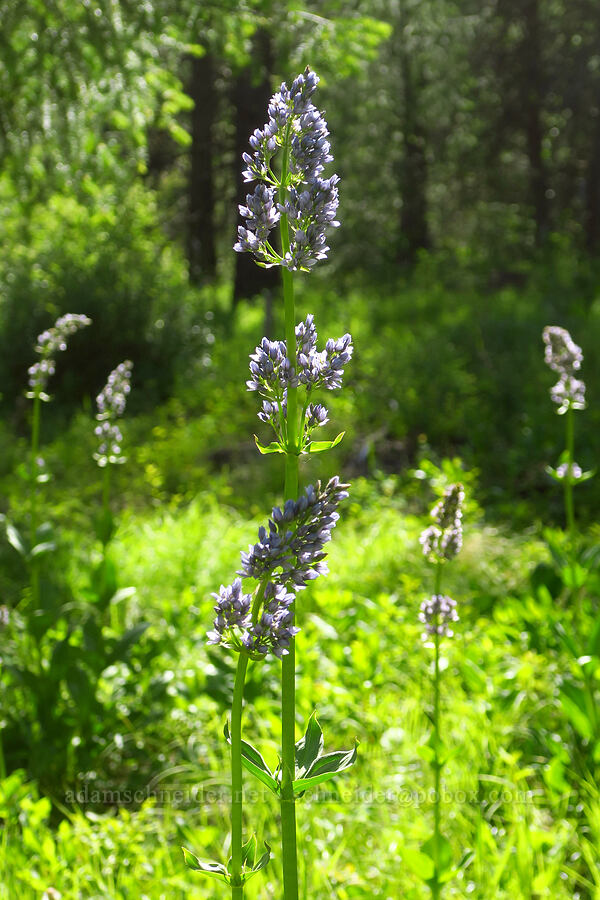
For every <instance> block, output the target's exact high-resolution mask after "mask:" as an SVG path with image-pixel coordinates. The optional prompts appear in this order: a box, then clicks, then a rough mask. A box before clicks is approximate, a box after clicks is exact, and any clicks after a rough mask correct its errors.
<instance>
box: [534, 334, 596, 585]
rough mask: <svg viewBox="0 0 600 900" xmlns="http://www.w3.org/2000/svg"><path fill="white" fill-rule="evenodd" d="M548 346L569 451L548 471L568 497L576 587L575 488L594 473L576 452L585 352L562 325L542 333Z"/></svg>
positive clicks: (546, 353) (553, 390) (546, 356)
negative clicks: (581, 463) (578, 459)
mask: <svg viewBox="0 0 600 900" xmlns="http://www.w3.org/2000/svg"><path fill="white" fill-rule="evenodd" d="M542 338H543V341H544V345H545V350H544V359H545V362H546V363H547V365H548V366H550V368H551V369H552V371H553V372H556V373H557V375H558V376H559V377H558V381H557V382H556V384H555V385H553V386H552V387H551V388H550V397H551V399H552V402H553V403H555V404H556V405H557V407H558V409H557V413H558V415H559V416H564V417H565V445H566V446H565V450H564V452H563V453H562V454H561V457H560V459H559V464H558V466H557V467H556V468H555V469H554V468H552V467H551V466H549V467H548V468H547V470H546V471H547V472H548V474H549V475H551V476H552V478H554V480H555V481H559V482H562V484H563V487H564V494H565V518H566V522H567V531H568V534H569V544H570V554H571V571H572V573H573V579H572V580H573V584H572V585H571V587H572V588H574V587H575V583H574V582H575V576H574V569H575V512H574V504H573V487H574V486H575V485H577V484H581V483H582V482H583V481H587V480H588V479H589V478H591V477H592V476H593V474H594V473H593V472H583V471H582V470H581V466H579V465H577V463H576V462H575V459H574V452H575V420H574V411H575V410H580V409H585V407H586V402H585V382H583V381H582V380H581V379H580V378H579V377H578V376H579V374H580V369H581V364H582V362H583V353H582V351H581V347H579V346H578V345H577V344H576V343H575V341H574V340H573V338H572V337H571V335H570V334H569V332H568V331H567V330H566V329H565V328H560V327H559V326H558V325H547V326H546V328H544V330H543V332H542Z"/></svg>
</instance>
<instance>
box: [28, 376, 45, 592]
mask: <svg viewBox="0 0 600 900" xmlns="http://www.w3.org/2000/svg"><path fill="white" fill-rule="evenodd" d="M41 413H42V401H41V398H40V393H39V388H36V389H35V397H34V398H33V416H32V422H31V460H30V473H29V474H30V503H31V520H30V523H29V525H30V532H29V549H30V551H31V550H33V548H34V547H35V545H36V543H37V528H38V511H37V500H38V496H37V495H38V480H37V475H38V473H37V458H38V452H39V447H40V420H41ZM30 575H31V599H32V603H33V608H34V609H37V607H38V605H39V604H38V600H39V594H40V576H39V570H38V564H37V557H35V556H33V557H31V570H30Z"/></svg>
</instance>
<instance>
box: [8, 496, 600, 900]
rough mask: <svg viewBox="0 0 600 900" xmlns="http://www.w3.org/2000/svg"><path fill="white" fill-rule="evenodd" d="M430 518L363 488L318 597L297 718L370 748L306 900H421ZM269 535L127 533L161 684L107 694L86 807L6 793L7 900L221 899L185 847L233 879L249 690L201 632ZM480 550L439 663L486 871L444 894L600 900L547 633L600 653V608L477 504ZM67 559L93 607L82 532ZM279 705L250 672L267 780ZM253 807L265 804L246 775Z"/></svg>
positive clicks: (459, 788) (129, 524) (134, 608)
mask: <svg viewBox="0 0 600 900" xmlns="http://www.w3.org/2000/svg"><path fill="white" fill-rule="evenodd" d="M423 493H425V494H427V491H426V490H425V489H424V488H423ZM429 499H430V496H426V497H425V498H424V502H428V501H429ZM415 512H420V510H419V509H415V508H412V507H408V506H407V503H406V501H405V500H404V499H402V495H401V493H400V491H399V490H398V483H397V482H396V481H395V480H394V479H387V480H385V481H383V482H381V484H380V485H379V487H377V488H375V487H374V486H373V484H372V483H369V482H367V481H365V480H361V479H359V480H357V481H356V482H355V484H354V485H353V491H352V495H351V500H350V501H348V506H347V509H346V510H345V515H344V516H343V519H342V521H341V522H340V524H339V526H338V529H337V532H336V535H335V540H334V541H333V543H332V545H331V552H330V564H331V575H330V576H329V577H328V578H327V579H322V580H319V581H317V582H316V583H315V584H314V585H313V586H311V587H310V588H309V590H307V591H305V592H304V593H303V594H302V597H301V605H300V622H301V625H302V632H301V634H300V635H299V637H298V640H299V642H301V643H302V647H301V653H299V658H300V659H301V660H302V668H301V669H300V671H299V678H298V707H299V717H300V718H301V720H302V721H306V719H307V718H308V716H309V715H310V713H311V712H312V710H313V709H315V708H316V709H317V710H318V713H319V719H320V722H321V725H322V727H323V731H324V732H325V740H326V741H327V735H328V732H329V733H331V734H335V735H336V736H337V740H339V741H340V746H344V747H345V746H349V745H351V742H352V740H353V739H354V738H357V739H358V740H359V741H360V748H359V759H358V763H357V764H356V766H355V767H354V768H353V769H352V770H351V773H350V774H346V775H344V776H343V777H342V778H340V779H337V780H336V781H335V782H334V783H333V784H334V787H333V788H331V789H330V790H328V791H321V792H319V791H318V790H316V789H315V790H314V791H312V792H309V793H308V794H307V796H306V797H305V799H304V801H303V803H304V809H303V812H302V823H303V824H302V830H301V833H300V841H301V844H300V847H301V860H302V863H301V864H302V871H301V887H302V890H303V896H304V897H306V898H316V900H328V898H337V900H346V898H348V900H350V898H367V897H373V896H376V897H379V898H386V900H387V898H390V900H392V898H393V900H396V898H398V897H399V896H402V897H404V898H408V900H413V898H414V900H418V898H421V897H424V896H425V894H426V890H425V889H424V888H423V887H422V886H421V882H420V881H419V879H418V878H417V877H416V876H415V875H414V874H413V873H412V870H411V865H410V860H411V852H414V850H416V849H418V847H419V845H420V843H421V842H422V840H423V839H425V838H426V837H427V835H428V833H429V832H430V830H431V822H430V817H431V815H432V812H431V809H432V805H431V797H430V793H429V792H430V789H431V785H430V784H429V783H428V777H429V776H428V774H427V772H428V768H427V765H426V764H425V762H424V761H423V759H422V757H421V755H420V754H422V753H423V745H424V741H425V739H426V736H427V732H428V725H429V723H428V719H427V715H426V713H427V710H428V709H429V707H430V696H429V693H430V681H429V677H428V666H429V665H430V662H431V658H430V654H428V653H427V651H426V649H425V648H424V647H423V645H422V641H421V638H420V631H421V628H420V626H419V625H418V623H417V610H418V605H419V602H420V600H421V599H422V597H423V595H424V594H425V593H426V592H427V590H428V587H429V585H428V581H427V578H428V573H427V571H426V564H425V563H424V562H423V560H422V557H421V554H420V550H419V547H418V535H419V532H420V530H421V528H422V526H423V519H422V517H421V516H420V515H416V514H415ZM259 521H260V520H258V519H256V520H253V521H249V520H248V517H247V516H245V515H244V514H243V513H241V512H239V511H237V510H236V509H234V508H233V507H232V506H227V505H225V504H223V503H222V502H218V501H217V500H215V498H214V496H213V495H212V494H209V493H202V494H200V495H198V496H197V497H196V498H195V499H194V500H193V501H192V502H190V503H188V504H187V505H185V506H183V507H182V506H174V507H173V509H172V511H164V510H157V511H155V512H150V513H147V512H146V513H144V514H139V513H134V512H129V513H126V514H125V515H124V516H123V518H122V522H121V526H120V529H119V531H118V534H117V536H116V538H115V540H114V541H113V544H112V548H111V554H112V556H113V559H114V562H115V565H116V568H117V570H118V572H119V581H120V585H121V586H127V585H135V587H136V592H135V594H134V595H133V596H131V597H128V598H126V599H125V600H123V601H122V602H121V606H122V609H121V610H120V611H119V615H120V616H121V617H122V624H123V625H124V626H126V625H127V624H131V623H133V622H135V621H139V619H140V618H143V619H144V620H145V621H146V622H148V623H149V628H148V631H147V632H146V634H145V635H144V637H143V638H142V641H145V642H148V645H149V646H151V647H152V649H153V656H152V660H151V664H148V665H147V667H146V668H145V669H144V668H143V667H142V666H141V665H139V664H138V669H137V670H136V671H134V673H133V675H134V678H133V684H134V687H133V688H132V683H131V680H129V681H126V680H125V678H124V674H123V671H121V670H120V669H119V667H118V666H114V667H112V669H111V670H107V671H105V672H103V673H102V676H101V679H100V683H99V685H98V690H99V691H100V692H102V691H104V692H106V693H111V692H112V694H113V695H114V696H116V697H117V698H118V701H117V702H118V703H119V704H120V706H119V711H120V712H119V714H120V716H121V723H122V727H121V728H120V731H119V733H118V734H116V735H114V736H113V741H112V744H111V746H110V747H109V748H106V749H105V750H104V751H103V754H102V755H101V756H99V758H98V760H97V766H95V767H94V768H91V769H90V771H88V772H83V773H80V776H79V777H78V778H76V779H75V780H74V782H73V784H72V785H70V786H69V788H70V790H71V793H70V794H69V791H66V792H65V796H62V795H61V796H56V795H55V796H53V797H52V800H53V801H54V809H55V811H54V813H52V811H51V803H50V800H49V799H48V798H46V797H43V796H42V797H40V796H39V794H38V792H37V789H36V786H35V784H34V783H32V782H31V781H27V779H26V777H25V776H24V775H19V774H18V773H16V772H14V773H13V774H12V775H11V776H9V777H8V778H6V779H4V780H3V781H2V783H1V786H0V819H2V820H3V822H4V827H3V831H2V836H1V837H0V898H2V900H14V898H16V897H19V898H21V897H22V898H25V900H29V898H40V897H42V896H44V897H45V898H47V900H56V898H57V897H62V898H75V897H81V898H100V897H102V898H107V897H110V898H115V900H120V898H128V900H138V898H139V900H143V898H148V900H162V898H164V900H167V898H169V900H173V898H179V897H181V898H183V897H186V898H202V900H213V898H214V900H217V898H218V897H221V896H222V895H223V893H222V890H221V889H220V888H219V887H218V886H215V887H213V886H212V885H211V883H210V881H207V880H200V878H198V879H195V878H194V874H193V873H191V872H189V871H188V870H186V869H185V868H184V866H183V860H182V857H181V851H180V849H179V847H180V845H181V844H187V845H188V846H191V847H193V848H194V850H195V852H197V853H198V854H199V855H202V856H206V857H210V858H217V859H218V858H222V856H223V854H224V853H226V852H227V848H225V850H224V848H223V847H222V844H221V841H222V837H221V836H222V835H223V833H224V832H227V830H228V829H227V827H226V825H227V817H228V800H227V792H228V783H229V776H228V752H227V745H226V744H225V741H224V740H223V737H222V729H223V724H224V720H225V716H226V711H227V709H228V707H229V704H230V699H231V691H232V687H233V670H232V669H231V668H230V667H229V662H228V660H227V659H225V660H224V659H223V658H222V655H221V654H218V653H214V652H212V651H211V650H210V648H208V647H207V646H206V644H205V632H206V629H207V627H209V625H210V623H211V614H212V602H211V599H210V592H211V591H212V590H215V589H216V588H217V587H218V585H219V583H220V581H221V580H225V579H226V578H228V577H229V574H230V573H231V571H232V569H235V568H236V567H237V565H238V559H239V557H238V554H239V550H240V549H241V548H245V547H246V545H247V544H248V543H250V542H251V541H253V540H254V536H255V532H256V526H257V525H258V523H259ZM465 534H466V540H465V547H464V552H463V554H462V555H461V557H460V560H459V561H458V563H457V564H456V565H455V566H454V567H452V571H449V573H448V584H447V585H446V588H447V590H448V592H449V593H450V594H451V595H452V596H454V597H456V599H457V600H458V602H459V613H460V617H461V621H460V623H459V625H458V628H457V634H456V637H455V638H454V639H453V640H452V641H448V642H447V644H446V646H445V654H444V656H445V660H444V665H445V666H446V671H445V672H444V679H443V695H442V703H443V707H444V723H445V728H446V734H445V735H444V740H445V742H446V743H447V744H448V745H449V746H450V747H451V748H452V757H451V759H450V761H449V762H448V765H447V767H446V769H445V784H444V803H443V817H444V823H445V824H444V827H445V831H446V833H447V835H448V837H449V839H450V841H451V843H452V846H453V850H454V855H455V857H456V858H459V857H460V856H461V854H462V853H464V852H466V851H472V853H473V859H472V862H471V863H470V865H469V866H467V868H466V869H465V870H464V873H463V874H462V876H461V877H460V878H459V879H457V880H455V882H453V883H452V884H451V885H449V886H448V888H447V892H448V896H454V897H475V898H480V900H492V898H494V900H498V898H499V900H503V898H506V900H509V898H510V900H513V898H534V897H535V898H542V897H548V898H555V900H562V898H565V900H566V898H574V897H581V898H586V900H597V898H599V897H600V878H599V877H598V875H597V872H598V864H599V862H600V849H599V848H600V794H599V792H598V790H597V787H596V786H595V785H594V781H593V778H592V777H591V774H590V772H589V771H586V768H585V766H582V765H579V764H578V762H577V759H578V758H579V757H578V756H577V754H578V753H579V755H580V756H581V751H582V747H583V749H584V750H585V746H586V742H585V741H584V742H583V745H582V743H581V741H580V740H578V735H577V729H576V728H575V727H574V726H573V722H572V721H571V719H569V717H568V716H566V715H565V709H564V706H563V705H561V700H560V696H559V687H560V684H561V682H562V680H563V679H564V678H565V677H567V676H568V675H569V673H570V672H572V669H573V662H572V660H570V658H569V656H568V654H566V653H565V651H564V648H563V647H562V645H561V644H560V642H559V641H558V640H557V639H556V636H555V632H554V630H553V629H554V626H555V625H556V624H557V623H562V624H564V625H565V627H567V628H568V629H569V630H570V631H571V633H573V634H582V635H583V634H585V633H586V630H590V629H591V626H592V621H593V616H594V610H593V605H592V601H591V600H590V599H589V598H588V599H587V600H586V601H585V603H584V604H583V605H582V606H581V608H580V609H579V611H578V613H577V617H576V616H575V613H574V610H573V609H569V608H568V606H566V605H563V598H562V596H561V595H560V594H559V593H556V592H555V594H554V595H553V594H552V593H551V592H550V591H549V590H548V588H547V586H546V582H547V581H548V579H547V578H545V579H544V578H542V576H541V575H540V573H542V575H543V573H544V572H545V571H546V569H547V568H548V567H549V563H550V556H549V553H548V550H547V549H546V546H545V545H544V544H543V543H542V542H541V541H540V540H539V535H537V534H536V532H535V530H532V532H530V533H528V534H523V535H517V534H514V533H513V534H509V533H507V532H503V531H502V530H501V529H498V528H497V527H491V526H490V525H486V524H485V523H484V522H483V521H482V519H481V516H480V512H479V510H478V509H477V507H476V505H475V504H474V503H471V505H470V508H469V509H468V512H467V518H466V521H465ZM66 539H67V541H68V542H70V543H71V546H72V554H71V572H70V573H69V574H68V577H69V579H70V580H71V582H72V584H73V585H74V589H75V590H77V589H78V585H77V579H78V577H79V576H78V571H79V567H78V552H82V551H81V546H80V540H79V539H78V537H77V536H76V535H75V534H74V533H73V532H71V535H70V536H69V534H67V535H66ZM78 548H79V550H78ZM134 668H135V666H134ZM132 691H133V692H134V693H135V692H136V691H137V692H138V696H137V698H136V697H132V696H130V694H131V692H132ZM278 691H279V688H278V666H277V665H275V664H271V665H262V666H260V667H255V666H253V665H251V670H250V673H249V679H248V685H247V697H248V699H249V700H251V702H249V703H248V708H247V720H246V723H247V724H246V733H247V735H248V736H249V737H250V736H251V739H252V741H253V743H254V744H255V745H256V746H258V747H260V749H261V751H262V752H263V755H264V756H265V758H266V759H267V761H268V762H269V763H275V761H276V753H277V746H278V743H279V734H278V720H277V716H276V703H274V700H275V698H276V697H278ZM128 692H129V693H128ZM138 705H143V706H145V708H146V712H147V714H148V718H147V719H146V724H145V725H144V726H141V725H139V724H136V720H135V719H134V717H133V714H132V713H131V712H130V710H131V709H135V708H137V706H138ZM153 723H154V724H153ZM300 724H301V723H300V721H299V723H298V728H300ZM140 742H141V743H142V745H144V746H145V748H146V749H145V751H144V752H145V753H146V754H147V755H148V759H147V760H146V762H147V770H146V769H144V772H143V779H142V780H140V779H139V778H138V779H137V780H136V778H135V772H133V771H131V769H130V768H128V757H131V754H132V749H133V748H134V746H135V745H136V744H140ZM144 742H145V744H144ZM588 743H589V742H588ZM584 758H585V757H584ZM132 785H133V786H135V790H136V791H137V793H135V792H134V791H133V790H131V787H132ZM245 787H246V790H247V791H248V792H254V793H256V792H257V791H259V790H261V788H260V785H259V784H258V782H256V781H253V780H252V778H251V776H250V775H247V776H246V777H245ZM128 791H129V794H128V793H127V792H128ZM95 792H96V793H95ZM107 792H108V793H107ZM261 796H262V794H261ZM73 800H74V801H75V802H70V801H73ZM78 800H79V802H77V801H78ZM247 808H249V809H250V808H252V809H254V810H261V811H262V813H261V815H262V818H261V819H260V820H259V821H253V822H249V823H247V824H248V830H251V829H255V830H256V831H257V833H258V837H259V839H262V838H264V839H265V840H267V841H271V842H272V843H273V844H274V845H276V843H277V842H276V840H275V835H276V833H277V829H276V826H275V823H274V819H275V817H276V816H277V815H278V809H277V805H276V803H275V802H271V799H270V798H269V797H268V796H265V797H264V802H263V801H262V800H261V802H260V803H252V804H251V805H249V806H248V807H247ZM56 809H59V810H60V813H61V816H62V820H61V821H60V822H58V821H57V813H56ZM594 873H595V874H594ZM279 876H280V866H279V860H278V859H277V856H275V858H274V861H273V862H272V864H271V866H270V867H269V868H268V869H267V870H266V875H264V877H263V876H257V878H256V879H254V880H253V881H251V882H250V883H249V885H248V888H247V893H248V897H249V898H258V897H277V896H278V894H277V885H278V884H280V877H279Z"/></svg>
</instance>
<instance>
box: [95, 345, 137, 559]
mask: <svg viewBox="0 0 600 900" xmlns="http://www.w3.org/2000/svg"><path fill="white" fill-rule="evenodd" d="M132 370H133V363H132V362H131V360H129V359H126V360H125V361H124V362H122V363H120V364H119V365H118V366H117V367H116V369H113V371H112V372H111V373H110V375H109V376H108V379H107V381H106V384H105V385H104V387H103V388H102V390H101V391H100V393H99V394H98V396H97V397H96V408H97V410H98V411H97V413H96V423H97V424H96V426H95V428H94V434H95V435H96V438H97V440H98V447H97V449H96V450H95V452H94V459H95V461H96V463H97V464H98V466H99V468H100V469H102V472H103V481H102V515H101V517H100V520H99V522H98V526H97V532H98V537H99V538H100V540H101V541H102V545H103V546H104V547H105V548H106V545H107V543H108V542H109V540H110V538H111V536H112V533H113V519H112V515H111V511H110V490H111V470H112V468H113V466H118V465H122V464H123V463H125V462H127V457H126V456H123V454H122V451H121V445H122V443H123V435H122V434H121V429H120V427H119V421H120V419H121V418H122V417H123V413H124V412H125V406H126V404H127V398H128V396H129V393H130V391H131V374H132Z"/></svg>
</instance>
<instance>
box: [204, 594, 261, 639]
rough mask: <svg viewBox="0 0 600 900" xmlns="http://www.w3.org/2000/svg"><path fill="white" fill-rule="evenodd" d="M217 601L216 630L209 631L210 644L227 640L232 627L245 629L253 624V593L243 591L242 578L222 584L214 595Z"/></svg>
mask: <svg viewBox="0 0 600 900" xmlns="http://www.w3.org/2000/svg"><path fill="white" fill-rule="evenodd" d="M212 596H213V597H214V598H215V600H216V601H217V603H216V606H215V608H214V609H215V612H216V614H217V617H216V619H215V622H214V631H209V632H208V643H209V644H221V643H223V642H224V641H226V640H227V635H228V633H229V632H230V631H232V629H235V628H239V629H241V630H244V629H246V628H248V627H249V626H250V624H251V621H252V619H251V607H252V595H251V594H244V593H243V592H242V580H241V578H236V579H235V581H234V582H233V584H230V585H228V586H227V587H225V586H224V585H221V588H220V590H219V593H218V594H213V595H212Z"/></svg>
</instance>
